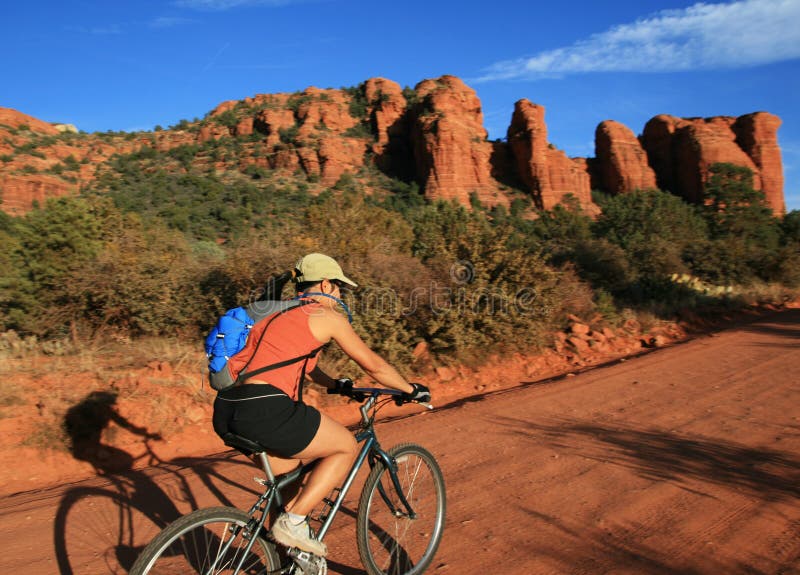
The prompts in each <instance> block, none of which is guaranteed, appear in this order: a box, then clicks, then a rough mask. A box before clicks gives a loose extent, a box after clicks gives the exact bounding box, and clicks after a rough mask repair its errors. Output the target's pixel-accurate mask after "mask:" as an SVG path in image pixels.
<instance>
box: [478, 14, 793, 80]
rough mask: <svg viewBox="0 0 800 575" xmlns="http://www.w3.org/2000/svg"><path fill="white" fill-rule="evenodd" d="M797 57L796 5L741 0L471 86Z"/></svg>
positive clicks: (656, 18)
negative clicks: (570, 75)
mask: <svg viewBox="0 0 800 575" xmlns="http://www.w3.org/2000/svg"><path fill="white" fill-rule="evenodd" d="M795 58H800V0H740V1H735V2H730V3H727V4H707V3H699V4H695V5H694V6H690V7H689V8H686V9H683V10H664V11H661V12H658V13H656V14H653V15H652V16H649V17H647V18H645V19H643V20H637V21H636V22H634V23H632V24H622V25H620V26H616V27H614V28H611V29H609V30H606V31H605V32H601V33H599V34H595V35H592V36H590V37H589V38H588V39H586V40H581V41H579V42H576V43H575V44H572V45H571V46H566V47H561V48H556V49H553V50H547V51H544V52H540V53H538V54H534V55H533V56H532V57H527V58H519V59H516V60H507V61H503V62H498V63H496V64H494V65H492V66H490V67H489V68H487V69H486V70H485V73H484V74H483V75H482V76H481V77H480V78H478V79H477V80H476V81H479V82H480V81H491V80H508V79H518V78H525V79H537V78H546V77H558V76H563V75H566V74H574V73H584V72H675V71H684V70H699V69H715V68H739V67H746V66H755V65H759V64H767V63H770V62H780V61H784V60H791V59H795Z"/></svg>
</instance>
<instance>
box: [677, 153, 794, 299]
mask: <svg viewBox="0 0 800 575" xmlns="http://www.w3.org/2000/svg"><path fill="white" fill-rule="evenodd" d="M704 197H705V201H704V205H703V207H702V212H703V215H704V217H705V219H706V221H707V222H708V228H709V232H710V242H709V243H708V244H707V245H699V246H696V247H695V250H694V254H693V257H692V259H693V260H694V267H695V268H696V269H697V270H699V271H700V272H701V274H702V275H704V276H705V277H707V278H709V279H711V280H714V281H724V282H739V283H747V282H749V281H751V280H752V279H753V278H755V277H760V278H762V279H766V280H769V279H772V278H773V276H774V273H775V270H776V267H777V265H778V260H777V259H776V258H777V257H778V248H779V244H780V237H781V234H780V227H779V222H778V220H777V219H776V218H775V217H774V216H773V215H772V211H771V209H770V208H769V206H768V205H767V203H766V199H765V197H764V193H763V192H761V191H758V190H755V189H754V188H753V173H752V171H751V170H750V169H749V168H746V167H742V166H735V165H732V164H714V165H713V166H711V168H710V177H709V180H708V183H707V184H706V187H705V192H704Z"/></svg>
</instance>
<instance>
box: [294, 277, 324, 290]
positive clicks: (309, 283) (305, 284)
mask: <svg viewBox="0 0 800 575" xmlns="http://www.w3.org/2000/svg"><path fill="white" fill-rule="evenodd" d="M321 282H322V280H316V281H307V282H297V293H304V292H307V291H308V290H309V288H312V287H314V286H315V285H319V284H320V283H321Z"/></svg>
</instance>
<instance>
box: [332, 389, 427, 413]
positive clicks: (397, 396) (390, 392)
mask: <svg viewBox="0 0 800 575" xmlns="http://www.w3.org/2000/svg"><path fill="white" fill-rule="evenodd" d="M337 394H338V395H344V396H346V397H349V398H351V399H355V400H356V401H358V402H359V403H364V402H367V406H366V407H367V409H369V408H370V407H372V405H373V404H374V403H375V401H377V399H378V397H380V396H381V395H387V396H392V397H393V398H394V402H395V403H396V404H397V405H403V404H405V403H416V404H418V405H421V406H423V407H424V408H425V409H433V405H431V404H430V403H425V402H423V401H415V400H413V399H406V398H404V397H403V396H404V395H405V393H404V392H402V391H400V390H399V389H386V388H383V387H353V388H352V389H350V390H348V391H346V392H338V393H337Z"/></svg>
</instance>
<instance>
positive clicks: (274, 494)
mask: <svg viewBox="0 0 800 575" xmlns="http://www.w3.org/2000/svg"><path fill="white" fill-rule="evenodd" d="M353 391H355V392H359V393H364V394H365V395H369V397H368V398H367V400H366V401H365V403H364V404H363V405H362V406H361V407H360V408H359V410H360V411H361V420H362V429H361V431H359V432H358V433H356V436H355V437H356V441H358V442H359V443H363V445H362V446H361V450H360V451H359V453H358V456H357V457H356V459H355V461H354V462H353V465H352V466H351V467H350V471H349V472H348V474H347V477H346V478H345V480H344V483H342V485H341V487H337V488H334V490H333V491H334V492H336V491H338V495H337V496H336V498H335V500H330V499H327V498H326V499H324V500H323V503H324V504H325V505H326V506H328V507H329V508H330V509H329V510H328V512H327V514H324V513H325V510H326V507H323V510H322V511H321V512H320V516H319V518H318V519H319V520H320V521H321V522H322V525H321V526H320V528H319V530H318V531H317V539H318V540H320V541H322V539H323V537H325V534H326V533H327V532H328V529H329V528H330V526H331V524H332V523H333V520H334V518H335V517H336V514H337V513H338V511H339V509H340V508H341V506H342V502H343V501H344V498H345V496H346V495H347V492H348V491H349V490H350V487H351V486H352V485H353V481H355V478H356V475H358V472H359V471H360V470H361V467H362V466H363V465H364V462H365V461H367V460H369V465H370V467H372V466H374V465H375V464H376V463H377V461H381V462H382V463H383V464H384V465H385V466H386V469H387V470H388V471H389V476H390V478H391V480H392V485H393V486H394V488H395V491H396V493H397V495H398V497H399V499H400V502H401V503H402V505H403V507H404V508H405V513H407V515H408V517H410V518H412V519H416V513H414V510H413V509H412V508H411V504H410V503H409V502H408V500H407V499H406V497H405V494H404V493H403V490H402V488H401V486H400V481H399V479H398V478H397V465H396V462H395V461H394V459H393V458H392V457H391V456H390V455H389V454H388V453H386V452H385V451H384V450H383V449H382V448H381V446H380V444H379V443H378V438H377V436H376V435H375V429H374V416H373V417H371V416H370V414H369V412H370V410H371V409H372V408H373V407H374V405H375V403H376V402H377V398H378V396H379V395H400V393H401V392H399V391H398V392H395V391H394V390H387V389H373V388H357V389H354V390H353ZM258 456H259V460H260V463H261V466H262V468H263V470H264V473H265V474H266V476H267V478H266V480H258V479H257V480H256V481H258V482H259V483H261V484H262V485H264V486H265V487H266V488H267V489H266V490H265V491H264V493H262V494H261V496H259V498H258V500H257V501H256V502H255V503H254V504H253V506H252V507H251V508H250V511H249V512H248V515H250V517H251V521H249V522H248V524H247V525H245V526H244V527H242V528H241V529H249V530H250V537H249V541H248V543H247V546H246V548H245V550H244V553H243V554H242V558H241V559H240V560H239V564H238V565H237V566H236V569H235V570H234V573H238V572H239V571H240V570H241V568H242V564H243V563H244V560H245V558H246V557H247V555H248V553H250V549H251V548H252V546H253V544H254V543H255V541H256V536H257V534H259V533H260V532H261V530H262V529H263V527H264V523H265V522H266V519H267V515H268V513H269V511H270V510H271V509H272V508H273V506H274V505H277V506H278V507H281V506H283V497H282V496H281V491H282V490H283V489H284V488H285V487H286V486H287V485H290V484H292V483H294V482H295V481H297V480H298V479H300V478H301V477H303V476H304V475H306V474H307V473H309V472H310V471H311V470H312V469H313V467H314V465H315V464H316V461H313V462H311V463H308V464H306V465H302V466H300V467H298V468H297V469H295V470H294V471H290V472H289V473H286V474H284V475H282V476H281V477H280V479H279V480H277V481H276V477H275V476H274V475H273V473H272V468H271V467H270V465H269V460H268V458H267V455H266V453H265V452H263V451H260V452H258ZM378 490H379V493H380V495H381V498H382V499H383V500H384V502H385V503H386V505H387V506H388V507H389V509H390V511H391V512H392V513H393V514H394V515H397V516H402V515H403V514H404V512H403V511H401V510H400V509H397V508H396V507H395V506H394V505H393V504H392V502H391V500H390V499H389V497H388V496H387V495H386V493H385V492H384V489H383V487H382V486H380V485H379V487H378ZM259 511H260V512H261V516H260V517H259V518H258V519H256V514H257V513H258V512H259ZM254 521H255V523H254ZM237 533H238V531H236V532H234V534H237ZM233 539H234V537H231V539H230V540H229V541H228V543H226V545H225V546H224V548H223V551H225V552H226V551H227V549H228V547H229V546H230V545H231V543H232V542H233ZM215 567H216V564H214V565H212V566H211V571H213V569H214V568H215Z"/></svg>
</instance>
